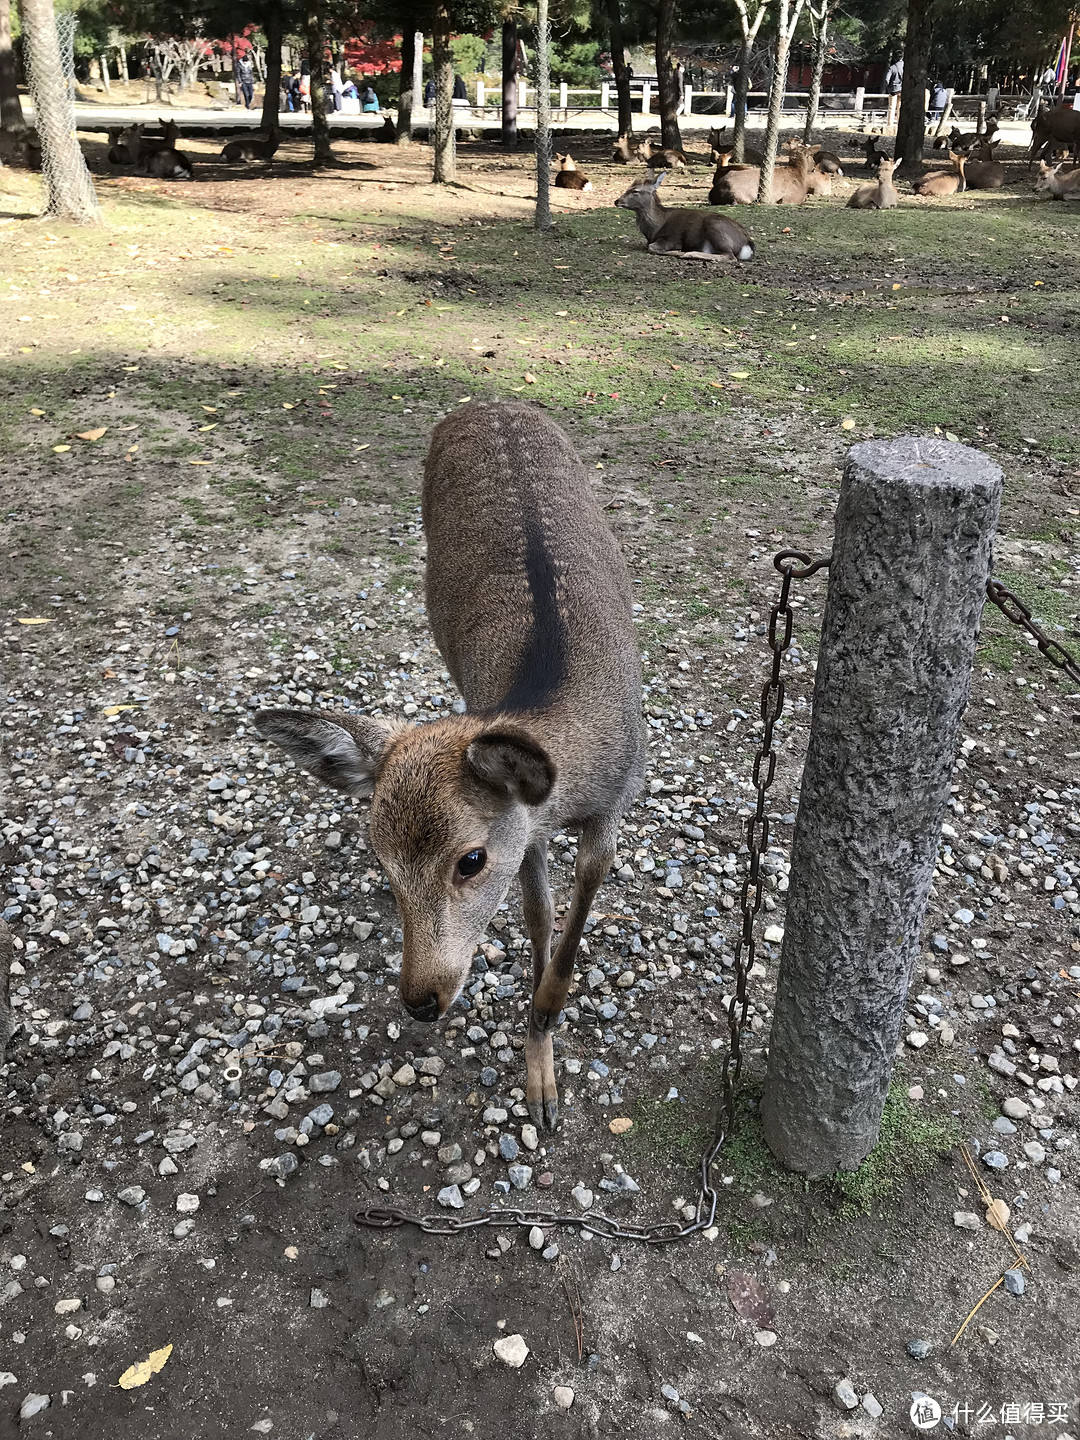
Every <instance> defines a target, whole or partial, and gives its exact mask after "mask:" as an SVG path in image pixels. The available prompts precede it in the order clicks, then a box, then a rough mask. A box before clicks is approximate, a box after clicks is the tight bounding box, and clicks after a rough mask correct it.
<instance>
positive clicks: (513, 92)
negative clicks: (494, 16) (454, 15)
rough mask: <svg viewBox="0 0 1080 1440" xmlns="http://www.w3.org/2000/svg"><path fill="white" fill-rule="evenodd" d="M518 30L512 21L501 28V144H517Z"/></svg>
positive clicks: (508, 21)
mask: <svg viewBox="0 0 1080 1440" xmlns="http://www.w3.org/2000/svg"><path fill="white" fill-rule="evenodd" d="M517 112H518V30H517V24H516V22H515V21H513V20H507V21H506V23H505V24H504V25H503V27H502V143H503V144H504V145H510V146H514V145H516V144H517V138H518V135H517Z"/></svg>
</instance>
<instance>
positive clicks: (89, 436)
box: [75, 425, 109, 440]
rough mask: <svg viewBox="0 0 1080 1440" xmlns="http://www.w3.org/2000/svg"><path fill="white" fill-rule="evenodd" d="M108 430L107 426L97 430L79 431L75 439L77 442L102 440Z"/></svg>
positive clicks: (101, 426)
mask: <svg viewBox="0 0 1080 1440" xmlns="http://www.w3.org/2000/svg"><path fill="white" fill-rule="evenodd" d="M108 428H109V427H108V426H107V425H99V426H98V428H97V429H96V430H79V431H77V432H76V435H75V438H76V440H100V439H101V437H102V436H103V435H104V434H105V431H106V430H107V429H108Z"/></svg>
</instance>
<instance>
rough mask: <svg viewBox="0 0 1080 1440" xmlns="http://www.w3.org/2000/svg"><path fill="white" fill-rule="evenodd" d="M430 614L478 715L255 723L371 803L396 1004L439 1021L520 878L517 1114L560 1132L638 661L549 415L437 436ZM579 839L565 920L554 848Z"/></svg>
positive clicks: (502, 417)
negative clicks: (563, 1076) (564, 1034)
mask: <svg viewBox="0 0 1080 1440" xmlns="http://www.w3.org/2000/svg"><path fill="white" fill-rule="evenodd" d="M422 513H423V520H424V529H425V532H426V535H427V547H428V550H427V582H426V586H427V589H426V598H427V611H428V618H429V620H430V622H431V629H432V632H433V634H434V636H435V642H436V644H437V645H438V647H439V650H440V652H441V654H442V656H443V659H444V660H445V662H446V667H447V669H448V670H449V671H450V673H451V674H452V675H453V677H454V679H455V681H456V683H457V685H458V687H459V689H460V690H461V693H462V695H463V696H464V698H465V702H466V705H467V707H468V708H467V710H466V712H465V714H463V715H454V716H447V717H446V718H445V719H439V720H435V721H433V722H432V723H430V724H427V725H415V726H412V725H408V724H406V723H404V722H401V721H393V720H381V719H377V718H376V717H375V716H371V715H349V714H343V713H341V712H338V711H334V712H328V713H325V714H318V713H305V712H303V711H298V710H261V711H259V713H258V714H257V715H256V716H255V724H256V726H257V727H258V729H259V730H260V732H261V733H262V734H263V735H264V736H266V738H267V739H269V740H273V741H275V742H276V743H277V744H278V745H280V746H281V747H282V748H283V749H284V750H286V751H287V752H288V753H289V754H290V755H291V756H292V757H293V759H294V760H295V761H296V763H297V764H298V765H300V766H301V767H302V768H303V769H305V770H307V771H309V772H310V773H311V774H312V775H314V776H316V778H318V779H319V780H322V781H323V782H325V783H326V784H328V785H331V786H334V787H335V788H336V789H339V790H345V791H347V792H348V793H349V794H352V795H357V796H359V795H371V797H372V800H371V822H370V828H371V842H372V845H373V846H374V849H375V853H376V854H377V855H378V857H379V859H380V861H381V862H382V865H383V868H384V869H385V871H386V874H387V876H388V878H389V880H390V884H391V887H392V889H393V891H394V895H395V897H396V899H397V903H398V908H399V910H400V912H401V920H402V934H403V953H402V960H401V980H400V992H401V999H402V1003H403V1004H404V1006H405V1009H406V1010H408V1012H409V1013H410V1015H412V1016H413V1017H414V1019H417V1020H425V1021H434V1020H437V1019H438V1018H439V1017H440V1016H441V1015H444V1014H445V1013H446V1011H447V1010H448V1009H449V1008H450V1006H451V1005H452V1004H453V1002H454V1000H455V999H456V997H457V996H458V994H459V993H460V991H461V989H462V986H463V985H464V984H465V981H466V979H467V978H468V975H469V969H470V965H471V962H472V957H473V952H474V951H475V950H476V947H477V944H478V943H479V941H480V939H481V937H482V936H483V933H484V931H485V929H486V927H487V925H488V922H489V921H490V920H491V917H492V916H493V915H494V913H495V911H496V910H497V909H498V907H499V905H500V904H501V903H502V901H503V899H504V898H505V896H506V893H507V891H508V890H509V888H510V886H511V884H512V883H513V880H514V878H515V876H516V877H517V878H518V879H519V880H520V882H521V897H522V911H523V914H524V920H525V929H526V931H527V932H528V935H529V939H530V940H531V942H532V955H533V994H532V1014H531V1020H530V1024H529V1032H528V1038H527V1041H526V1046H525V1064H526V1071H527V1090H526V1100H527V1102H528V1107H529V1114H530V1115H531V1116H532V1119H533V1121H534V1123H536V1124H537V1125H540V1124H543V1123H545V1122H546V1123H547V1124H548V1125H549V1126H554V1125H555V1123H556V1121H557V1118H558V1092H557V1089H556V1084H555V1067H554V1060H553V1055H552V1043H551V1032H552V1030H553V1029H554V1028H555V1026H556V1024H557V1023H558V1019H559V1013H560V1011H561V1010H562V1007H563V1005H564V1003H565V1001H566V996H567V993H568V991H569V988H570V983H571V980H572V979H573V973H574V960H575V957H576V955H577V951H578V945H579V943H580V941H581V936H582V932H583V930H584V926H585V922H586V920H587V919H588V916H589V911H590V909H591V907H592V903H593V900H594V899H595V897H596V892H597V890H598V889H599V887H600V884H601V882H602V881H603V879H604V876H605V875H606V874H607V873H608V871H609V869H610V868H611V864H612V861H613V860H614V858H615V848H616V839H617V835H618V828H619V820H620V818H621V817H622V815H623V814H624V812H625V811H626V809H627V807H628V806H629V804H630V802H631V800H632V799H633V797H634V796H635V795H636V794H637V791H638V789H639V788H640V786H641V782H642V777H643V773H644V737H643V734H642V728H641V720H640V706H641V662H640V659H639V656H638V650H637V644H636V641H635V637H634V627H633V623H632V619H631V597H630V585H629V581H628V579H627V574H626V566H625V563H624V561H623V558H622V555H621V554H620V551H619V547H618V545H617V543H616V541H615V538H614V536H613V535H612V533H611V531H610V530H609V529H608V527H607V525H606V523H605V521H604V517H603V514H602V512H601V510H600V507H599V505H598V504H597V501H596V496H595V494H594V492H593V489H592V486H591V485H590V483H589V480H588V477H587V476H586V474H585V471H584V468H583V467H582V464H581V462H580V460H579V459H578V457H577V455H576V454H575V452H574V450H573V448H572V446H571V445H570V442H569V441H568V440H567V438H566V436H565V435H564V434H563V433H562V431H561V430H559V428H558V427H557V426H556V425H555V423H554V422H553V421H551V420H549V419H548V418H547V417H546V416H545V415H543V414H541V412H540V411H538V410H534V409H533V408H531V407H530V406H526V405H520V404H505V403H497V404H475V405H469V406H467V407H466V408H463V409H461V410H458V411H456V412H455V413H454V414H453V415H450V416H448V417H447V418H446V419H445V420H442V421H441V422H440V423H439V424H438V425H437V426H436V427H435V431H434V433H433V435H432V437H431V448H430V449H429V451H428V457H427V464H426V466H425V469H424V489H423V504H422ZM568 827H572V828H574V829H576V830H578V831H579V832H580V839H579V843H578V854H577V862H576V865H575V872H574V893H573V899H572V901H571V905H570V910H569V913H568V914H567V916H566V919H565V921H564V924H563V930H562V934H561V936H560V937H559V940H558V943H557V945H556V946H555V953H554V955H553V956H552V957H551V958H550V959H549V952H550V949H551V942H552V927H553V922H554V916H555V909H554V904H553V902H552V896H551V889H550V887H549V884H548V872H547V845H548V840H549V838H550V837H551V836H552V835H553V834H555V833H557V832H558V831H559V830H562V829H565V828H568Z"/></svg>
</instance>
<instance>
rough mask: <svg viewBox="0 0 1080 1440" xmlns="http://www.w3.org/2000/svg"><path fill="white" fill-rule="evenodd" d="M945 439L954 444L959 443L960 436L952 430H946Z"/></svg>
mask: <svg viewBox="0 0 1080 1440" xmlns="http://www.w3.org/2000/svg"><path fill="white" fill-rule="evenodd" d="M945 439H946V440H952V441H953V442H954V443H959V440H960V436H959V435H954V434H953V432H952V431H951V430H946V431H945Z"/></svg>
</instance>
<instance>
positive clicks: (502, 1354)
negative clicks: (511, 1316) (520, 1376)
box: [491, 1335, 529, 1370]
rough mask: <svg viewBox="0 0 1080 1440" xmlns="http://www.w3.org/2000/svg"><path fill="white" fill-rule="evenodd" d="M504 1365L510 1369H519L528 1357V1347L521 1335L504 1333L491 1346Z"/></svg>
mask: <svg viewBox="0 0 1080 1440" xmlns="http://www.w3.org/2000/svg"><path fill="white" fill-rule="evenodd" d="M491 1348H492V1349H493V1350H494V1351H495V1354H496V1355H497V1356H498V1357H499V1359H500V1360H501V1361H502V1362H503V1364H504V1365H509V1366H510V1368H511V1370H520V1369H521V1367H522V1365H524V1364H525V1361H526V1360H527V1359H528V1357H529V1347H528V1345H526V1344H525V1340H524V1337H523V1336H521V1335H504V1336H503V1337H502V1339H501V1340H496V1341H495V1343H494V1345H492V1347H491Z"/></svg>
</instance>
